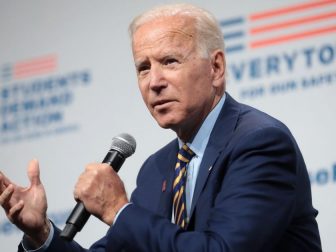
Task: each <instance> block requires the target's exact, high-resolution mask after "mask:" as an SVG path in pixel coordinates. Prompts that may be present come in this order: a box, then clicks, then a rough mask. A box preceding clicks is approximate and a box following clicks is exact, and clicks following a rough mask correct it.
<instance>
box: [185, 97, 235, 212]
mask: <svg viewBox="0 0 336 252" xmlns="http://www.w3.org/2000/svg"><path fill="white" fill-rule="evenodd" d="M239 111H240V107H239V103H237V102H236V101H235V100H234V99H233V98H232V97H231V96H230V95H229V94H227V93H226V99H225V103H224V106H223V108H222V111H221V112H220V114H219V116H218V118H217V121H216V123H215V125H214V128H213V130H212V132H211V135H210V138H209V142H208V145H207V148H206V149H205V152H204V156H203V160H202V162H201V166H200V169H199V173H198V176H197V181H196V186H195V191H194V196H193V199H192V204H191V211H190V216H191V217H192V215H193V212H194V209H195V206H196V204H197V201H198V198H199V196H200V194H201V192H202V190H203V188H204V187H205V185H206V181H207V179H208V176H209V174H210V172H211V170H212V167H213V166H214V165H215V162H216V160H217V158H218V157H219V155H220V153H221V152H222V151H223V150H224V149H225V147H226V145H227V143H228V141H229V139H230V137H231V136H232V132H233V131H234V128H235V126H236V123H237V120H238V116H239Z"/></svg>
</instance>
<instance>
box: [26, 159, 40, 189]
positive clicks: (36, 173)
mask: <svg viewBox="0 0 336 252" xmlns="http://www.w3.org/2000/svg"><path fill="white" fill-rule="evenodd" d="M28 178H29V181H30V184H31V185H32V186H37V185H40V184H41V180H40V168H39V163H38V161H37V159H33V160H31V161H30V162H29V165H28Z"/></svg>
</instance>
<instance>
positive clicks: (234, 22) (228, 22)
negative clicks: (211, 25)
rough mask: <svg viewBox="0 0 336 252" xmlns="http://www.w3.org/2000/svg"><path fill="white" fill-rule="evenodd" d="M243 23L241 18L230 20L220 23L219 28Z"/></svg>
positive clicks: (243, 20)
mask: <svg viewBox="0 0 336 252" xmlns="http://www.w3.org/2000/svg"><path fill="white" fill-rule="evenodd" d="M244 22H245V19H244V18H243V17H236V18H230V19H225V20H222V21H220V26H223V27H225V26H231V25H237V24H242V23H244Z"/></svg>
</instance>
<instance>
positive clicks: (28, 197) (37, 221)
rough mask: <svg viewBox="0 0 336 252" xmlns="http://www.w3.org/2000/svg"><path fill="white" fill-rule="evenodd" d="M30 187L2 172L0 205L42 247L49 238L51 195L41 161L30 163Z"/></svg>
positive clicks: (0, 173) (32, 240)
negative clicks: (48, 195)
mask: <svg viewBox="0 0 336 252" xmlns="http://www.w3.org/2000/svg"><path fill="white" fill-rule="evenodd" d="M28 178H29V180H30V186H29V187H26V188H24V187H21V186H18V185H15V184H14V183H12V182H11V181H10V180H9V179H8V178H7V177H6V176H5V175H4V174H3V173H2V172H0V205H1V206H2V207H3V209H4V210H5V212H6V215H7V217H8V219H9V220H10V221H11V222H12V223H13V224H15V225H16V226H17V227H18V228H19V229H21V230H22V231H23V232H24V233H25V235H26V236H27V237H28V238H29V240H30V241H31V242H32V243H33V244H34V245H35V246H36V247H40V246H41V245H42V244H43V243H44V242H45V241H46V239H47V238H48V234H49V231H50V222H49V220H48V219H47V217H46V212H47V198H46V194H45V190H44V187H43V185H42V184H41V181H40V169H39V164H38V161H37V160H32V161H31V162H30V163H29V165H28Z"/></svg>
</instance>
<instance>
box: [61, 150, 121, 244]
mask: <svg viewBox="0 0 336 252" xmlns="http://www.w3.org/2000/svg"><path fill="white" fill-rule="evenodd" d="M124 161H125V158H124V156H123V155H121V154H120V152H118V151H116V150H113V149H111V150H110V151H109V152H108V153H107V154H106V156H105V158H104V160H103V162H102V163H105V164H109V165H111V166H112V167H113V169H114V171H115V172H118V171H119V169H120V167H121V166H122V164H123V163H124ZM90 215H91V214H90V213H89V212H88V211H87V210H86V209H85V206H84V204H83V203H82V202H80V201H79V202H77V204H76V206H75V208H74V209H73V210H72V212H71V214H70V215H69V218H68V219H67V221H66V224H65V227H64V229H63V230H62V232H61V234H60V237H62V238H63V239H65V240H67V241H72V240H73V238H74V237H75V235H76V234H77V232H80V231H81V230H82V228H83V227H84V225H85V223H86V222H87V221H88V219H89V218H90Z"/></svg>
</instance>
